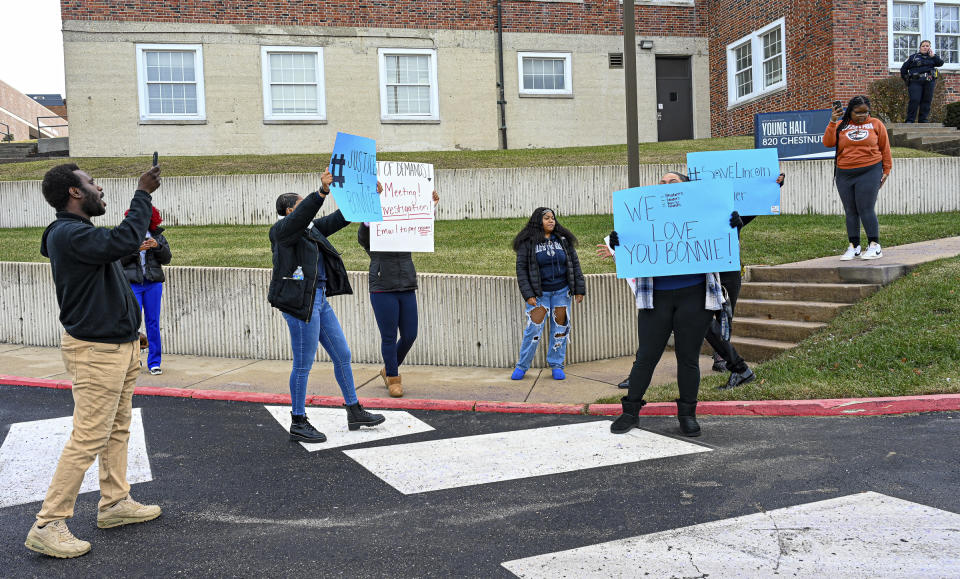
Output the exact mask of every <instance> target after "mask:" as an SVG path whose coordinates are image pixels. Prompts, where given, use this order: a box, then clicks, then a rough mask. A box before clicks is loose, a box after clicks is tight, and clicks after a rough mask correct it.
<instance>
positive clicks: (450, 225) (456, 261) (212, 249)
mask: <svg viewBox="0 0 960 579" xmlns="http://www.w3.org/2000/svg"><path fill="white" fill-rule="evenodd" d="M524 223H526V219H470V220H460V221H438V222H437V231H436V240H435V245H436V250H437V251H436V252H435V253H432V254H431V253H415V254H414V262H415V263H416V266H417V270H418V271H421V272H434V273H465V274H480V275H510V276H512V275H515V264H516V256H515V254H514V253H513V249H512V248H511V242H512V241H513V237H514V235H516V234H517V232H518V231H520V228H521V227H522V226H523V224H524ZM561 223H563V224H564V225H565V226H566V227H567V228H568V229H570V230H571V231H572V232H573V233H574V234H575V235H577V237H579V238H580V261H581V266H582V268H583V271H584V273H608V272H613V271H614V267H613V263H612V262H611V261H609V260H607V261H600V260H599V259H597V258H596V256H595V255H593V246H594V245H595V244H596V243H600V242H601V241H602V240H603V237H604V236H605V235H607V234H608V233H609V232H610V230H611V229H613V217H612V216H610V215H574V216H569V217H561ZM843 223H844V221H843V216H840V215H836V216H828V215H781V216H777V217H761V218H758V219H756V220H755V221H753V222H752V223H750V224H749V225H748V226H747V227H746V228H744V230H743V238H742V240H741V244H742V249H741V258H742V260H743V263H745V264H749V265H760V264H763V265H776V264H779V263H789V262H793V261H801V260H804V259H810V258H814V257H823V256H825V255H831V254H840V253H841V252H842V250H843V249H844V248H845V246H846V236H845V234H844V229H843V228H844V225H843ZM268 230H269V227H268V226H266V225H245V226H236V225H208V226H195V227H170V228H169V229H167V230H166V232H165V233H164V235H166V237H167V239H168V240H169V241H170V245H171V248H172V249H173V255H174V260H173V265H198V266H213V267H263V268H269V267H271V257H270V242H269V240H268V237H267V231H268ZM42 233H43V229H42V228H37V227H33V228H24V229H0V261H46V260H45V259H44V258H43V257H42V256H41V255H40V253H39V247H40V236H41V234H42ZM955 235H960V212H953V213H934V214H926V215H882V216H880V238H881V240H882V241H883V243H884V245H886V246H892V245H901V244H904V243H912V242H914V241H923V240H927V239H937V238H941V237H951V236H955ZM331 241H332V242H333V244H334V245H335V246H336V247H337V249H339V250H340V251H342V252H343V260H344V263H345V264H346V266H347V269H349V270H354V271H366V269H367V266H368V264H369V258H368V257H367V254H366V253H365V252H364V251H363V249H362V248H361V247H360V246H359V245H358V244H357V225H350V226H348V227H346V228H345V229H343V230H342V231H340V232H338V233H336V234H335V235H333V237H332V238H331Z"/></svg>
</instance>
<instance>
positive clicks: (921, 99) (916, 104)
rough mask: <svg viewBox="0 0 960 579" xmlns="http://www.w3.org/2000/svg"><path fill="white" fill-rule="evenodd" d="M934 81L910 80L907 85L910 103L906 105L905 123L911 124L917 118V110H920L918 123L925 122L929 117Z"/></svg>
mask: <svg viewBox="0 0 960 579" xmlns="http://www.w3.org/2000/svg"><path fill="white" fill-rule="evenodd" d="M936 84H937V81H936V80H911V81H910V84H908V85H907V92H909V93H910V103H909V104H908V105H907V122H908V123H912V122H913V121H914V119H916V118H917V109H918V108H919V109H920V122H921V123H925V122H927V117H929V116H930V103H932V102H933V88H934V86H935V85H936Z"/></svg>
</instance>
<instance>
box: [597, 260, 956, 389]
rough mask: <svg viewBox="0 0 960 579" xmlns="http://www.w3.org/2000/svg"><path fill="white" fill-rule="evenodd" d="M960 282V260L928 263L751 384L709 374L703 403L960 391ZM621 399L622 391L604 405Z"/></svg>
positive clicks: (769, 365) (765, 368)
mask: <svg viewBox="0 0 960 579" xmlns="http://www.w3.org/2000/svg"><path fill="white" fill-rule="evenodd" d="M958 279H960V257H957V258H950V259H943V260H940V261H936V262H933V263H928V264H925V265H922V266H920V267H918V268H917V269H915V270H914V271H913V272H911V273H910V275H908V276H906V277H904V278H901V279H899V280H897V281H895V282H894V283H893V284H891V285H889V286H887V287H886V288H884V289H883V290H882V291H880V292H878V293H876V294H874V295H872V296H870V297H869V298H867V299H865V300H863V301H861V302H859V303H858V304H856V305H855V306H853V307H851V308H849V309H847V310H845V311H844V312H843V313H841V314H840V315H839V316H837V317H836V318H834V319H833V321H832V322H830V324H829V325H828V326H827V327H826V328H824V329H823V330H821V331H819V332H817V333H816V334H814V335H812V336H810V337H809V338H807V339H806V340H804V341H803V342H801V343H800V345H799V346H798V347H797V348H795V349H793V350H790V351H789V352H787V353H785V354H784V355H781V356H779V357H777V358H776V359H774V360H770V361H768V362H766V363H764V364H761V365H759V366H756V367H754V371H755V372H756V373H757V379H756V380H754V381H753V382H752V383H750V384H747V385H745V386H741V387H739V388H734V389H733V390H729V391H724V390H717V389H716V387H717V386H719V385H721V384H723V383H725V382H726V379H727V375H726V374H723V375H720V374H712V373H711V374H710V375H708V376H705V377H704V379H703V381H702V383H701V385H700V400H786V399H806V398H846V397H871V396H904V395H917V394H937V393H950V392H960V339H958V336H960V299H958V298H960V295H958V289H957V280H958ZM734 332H736V320H734ZM667 355H672V353H667ZM676 392H677V387H676V384H668V385H663V386H656V387H653V388H651V389H650V390H649V391H648V393H647V396H646V399H647V400H649V401H658V402H662V401H668V400H673V399H675V398H676ZM619 401H620V398H619V396H615V397H610V398H605V399H603V400H600V401H598V402H605V403H617V402H619Z"/></svg>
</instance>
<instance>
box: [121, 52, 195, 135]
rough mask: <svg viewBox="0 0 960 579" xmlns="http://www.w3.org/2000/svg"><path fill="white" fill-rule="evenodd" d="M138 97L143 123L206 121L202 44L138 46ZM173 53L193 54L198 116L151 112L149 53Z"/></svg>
mask: <svg viewBox="0 0 960 579" xmlns="http://www.w3.org/2000/svg"><path fill="white" fill-rule="evenodd" d="M136 50H137V96H138V98H139V101H140V120H141V121H206V120H207V107H206V91H205V90H204V85H203V45H202V44H137V45H136ZM153 51H171V52H191V51H192V52H193V53H194V54H195V58H194V62H193V69H194V75H195V76H196V80H195V82H196V85H197V112H196V114H158V113H151V112H150V103H149V100H150V99H149V96H148V93H147V60H146V59H147V55H146V53H147V52H153Z"/></svg>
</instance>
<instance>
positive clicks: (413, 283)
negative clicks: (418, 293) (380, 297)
mask: <svg viewBox="0 0 960 579" xmlns="http://www.w3.org/2000/svg"><path fill="white" fill-rule="evenodd" d="M357 241H358V242H359V243H360V246H361V247H363V249H365V250H366V251H367V255H369V256H370V276H369V281H368V285H369V287H370V291H371V292H405V291H410V290H415V289H417V269H416V268H415V267H414V266H413V256H412V254H411V253H410V252H409V251H370V228H369V227H368V226H366V225H363V224H362V223H361V224H360V229H358V230H357Z"/></svg>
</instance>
